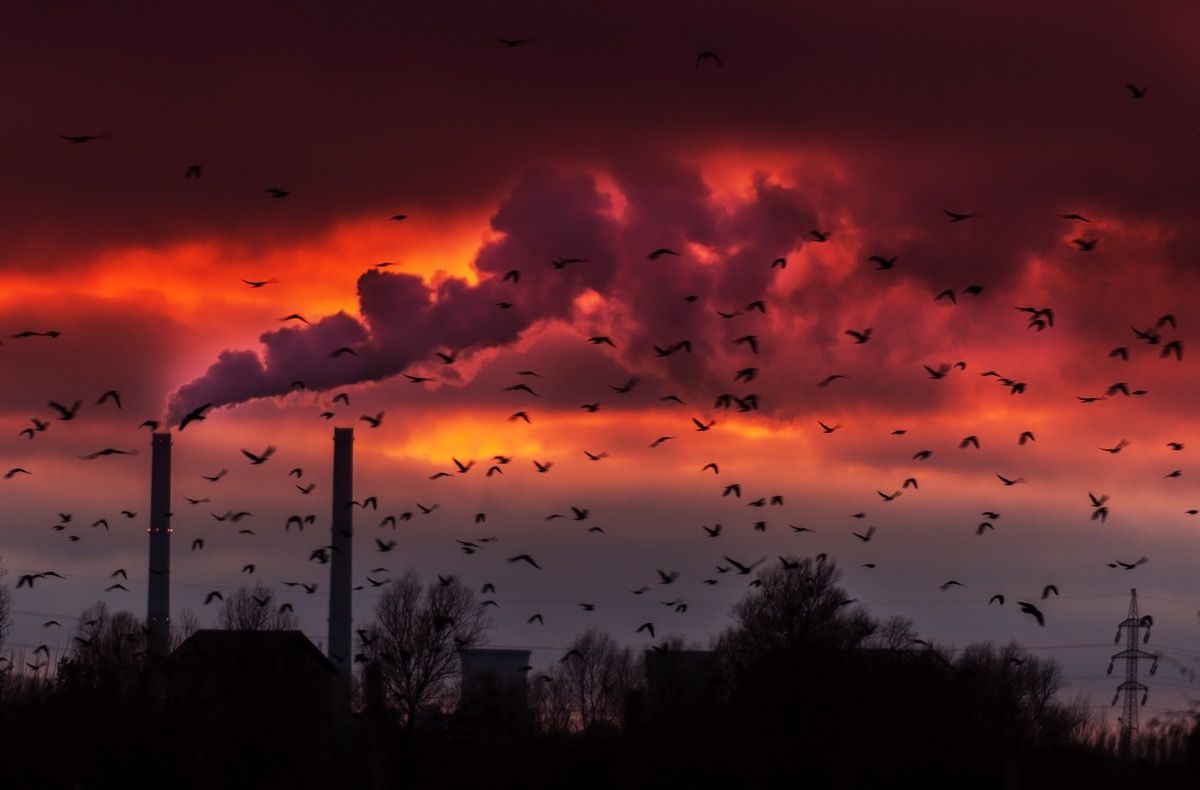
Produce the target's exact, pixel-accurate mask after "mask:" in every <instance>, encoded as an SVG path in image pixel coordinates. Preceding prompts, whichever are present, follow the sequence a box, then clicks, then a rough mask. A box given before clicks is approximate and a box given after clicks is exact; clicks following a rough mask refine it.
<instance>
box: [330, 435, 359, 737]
mask: <svg viewBox="0 0 1200 790" xmlns="http://www.w3.org/2000/svg"><path fill="white" fill-rule="evenodd" d="M353 501H354V429H353V428H334V429H333V519H332V526H331V527H330V530H331V535H330V541H329V543H330V545H331V546H333V552H332V555H333V556H332V557H331V558H330V561H329V648H328V653H329V660H330V661H332V662H333V663H334V664H335V665H336V666H337V668H338V675H337V681H336V683H337V685H336V688H335V694H334V704H335V705H336V706H337V719H338V722H339V723H347V724H348V722H349V716H350V669H351V667H353V666H354V662H353V660H352V653H351V651H352V648H351V644H350V626H351V620H350V583H351V578H350V577H351V568H352V564H353V563H352V560H353V556H352V555H351V551H352V548H353V545H354V511H353V509H352V507H351V503H352V502H353Z"/></svg>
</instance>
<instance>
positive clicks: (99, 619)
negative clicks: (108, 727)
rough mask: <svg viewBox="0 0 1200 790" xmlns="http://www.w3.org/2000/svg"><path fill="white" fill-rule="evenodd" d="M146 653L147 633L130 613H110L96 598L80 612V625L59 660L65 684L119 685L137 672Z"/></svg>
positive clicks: (123, 683)
mask: <svg viewBox="0 0 1200 790" xmlns="http://www.w3.org/2000/svg"><path fill="white" fill-rule="evenodd" d="M145 656H146V632H145V630H144V629H143V627H142V622H141V621H140V620H138V619H137V618H136V617H134V616H133V615H132V614H130V613H129V612H110V611H109V609H108V605H107V604H105V603H104V602H103V601H97V602H96V603H94V604H92V605H91V606H89V607H88V608H86V609H84V610H83V611H82V612H80V614H79V628H78V631H76V633H75V634H74V636H73V638H72V639H71V647H70V650H69V652H68V653H67V655H66V656H65V657H64V658H63V659H62V660H61V661H60V662H59V667H58V680H59V682H60V683H61V684H62V685H64V686H74V687H88V688H100V687H113V686H117V687H122V686H125V685H127V684H128V682H129V681H130V680H131V678H132V677H133V676H134V675H136V672H137V670H139V669H140V668H141V667H142V665H143V661H144V659H145Z"/></svg>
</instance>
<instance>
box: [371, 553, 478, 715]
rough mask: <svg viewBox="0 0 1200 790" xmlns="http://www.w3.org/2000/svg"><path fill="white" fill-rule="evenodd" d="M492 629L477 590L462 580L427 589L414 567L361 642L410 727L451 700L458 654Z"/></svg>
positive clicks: (394, 586) (378, 609)
mask: <svg viewBox="0 0 1200 790" xmlns="http://www.w3.org/2000/svg"><path fill="white" fill-rule="evenodd" d="M490 625H491V623H490V622H489V620H488V618H487V615H486V614H485V612H484V609H483V607H482V606H481V605H480V603H479V602H478V601H477V600H476V597H475V592H474V591H473V590H472V589H471V588H470V587H468V586H466V585H465V584H463V583H462V582H461V581H459V580H458V578H457V577H453V576H452V577H450V579H449V580H448V581H446V582H441V581H439V582H435V583H431V584H430V585H429V586H428V587H425V588H422V587H421V580H420V579H419V578H418V577H417V574H416V572H415V571H413V570H411V569H410V570H408V571H406V572H405V574H404V575H403V576H402V577H400V578H398V579H396V580H395V581H393V582H392V583H391V584H389V585H388V587H387V588H386V589H385V590H384V592H383V595H381V596H380V598H379V601H378V603H377V604H376V605H375V622H374V623H372V624H371V625H370V626H369V627H368V628H366V629H364V630H363V631H360V632H359V644H360V647H361V652H362V653H363V655H364V656H365V657H366V658H367V660H369V661H375V662H378V664H379V667H380V670H381V674H382V675H383V686H384V691H385V692H386V694H387V696H388V698H389V700H390V701H391V702H392V703H393V704H394V705H395V706H396V707H397V709H398V710H399V712H400V717H401V720H402V721H403V722H404V724H405V726H406V727H408V728H410V729H411V728H412V727H413V725H414V724H415V722H416V720H417V717H418V714H419V713H420V712H421V710H422V709H423V708H425V707H427V706H429V705H434V704H440V703H445V702H448V700H449V695H450V681H451V679H452V678H453V677H454V676H455V675H456V674H457V673H458V669H459V667H458V650H459V649H460V648H464V647H472V646H474V645H478V644H481V643H482V642H483V640H484V632H485V631H486V630H487V628H488V627H489V626H490Z"/></svg>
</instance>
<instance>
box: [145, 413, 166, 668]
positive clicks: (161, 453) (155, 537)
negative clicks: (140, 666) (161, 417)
mask: <svg viewBox="0 0 1200 790" xmlns="http://www.w3.org/2000/svg"><path fill="white" fill-rule="evenodd" d="M150 448H151V451H152V452H151V458H150V529H149V532H150V584H149V592H148V594H147V598H146V629H147V631H148V634H149V642H148V646H147V647H148V652H149V655H150V656H151V657H156V656H162V655H164V654H166V652H167V645H168V643H169V642H170V637H171V434H169V433H156V434H154V436H153V438H152V439H151V440H150Z"/></svg>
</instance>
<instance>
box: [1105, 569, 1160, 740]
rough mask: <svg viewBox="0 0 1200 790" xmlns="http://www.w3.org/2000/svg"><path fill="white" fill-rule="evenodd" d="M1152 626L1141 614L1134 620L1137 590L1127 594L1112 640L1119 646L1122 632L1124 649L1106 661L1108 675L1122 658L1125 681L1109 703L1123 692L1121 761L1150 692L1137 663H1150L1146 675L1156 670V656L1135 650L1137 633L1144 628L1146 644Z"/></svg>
mask: <svg viewBox="0 0 1200 790" xmlns="http://www.w3.org/2000/svg"><path fill="white" fill-rule="evenodd" d="M1153 624H1154V618H1153V617H1151V616H1150V615H1148V614H1147V615H1142V616H1141V617H1138V605H1137V590H1136V589H1134V590H1130V591H1129V614H1128V616H1126V618H1125V619H1124V620H1122V621H1121V623H1120V624H1119V625H1118V626H1117V638H1116V639H1114V640H1113V643H1114V644H1120V643H1121V632H1122V631H1124V632H1125V649H1124V650H1122V651H1121V652H1120V653H1117V654H1116V655H1114V656H1113V657H1112V660H1110V661H1109V662H1108V674H1110V675H1111V674H1112V671H1113V664H1114V663H1115V662H1116V660H1117V659H1118V658H1123V659H1125V682H1124V683H1122V684H1121V685H1119V686H1117V693H1116V694H1114V695H1113V701H1112V704H1114V705H1116V704H1117V699H1118V698H1119V697H1120V696H1121V692H1122V691H1124V692H1125V715H1123V716H1122V717H1121V719H1120V721H1121V745H1120V755H1121V757H1122V758H1123V759H1125V758H1128V757H1129V756H1130V755H1131V754H1132V753H1133V744H1134V742H1135V741H1136V740H1137V731H1138V706H1139V705H1145V704H1146V697H1147V696H1148V695H1149V693H1150V688H1149V686H1146V685H1143V684H1142V683H1140V682H1139V681H1138V661H1140V660H1141V659H1145V658H1148V659H1150V660H1151V661H1153V662H1154V663H1152V664H1151V665H1150V674H1151V675H1153V674H1154V673H1155V672H1157V671H1158V656H1157V655H1155V654H1154V653H1147V652H1146V651H1145V650H1142V649H1140V648H1139V647H1138V633H1139V632H1140V631H1141V630H1142V629H1143V628H1145V629H1146V633H1145V635H1144V636H1143V637H1142V643H1143V644H1145V643H1146V642H1148V641H1150V626H1152V625H1153ZM1139 691H1140V692H1141V693H1142V699H1141V702H1140V703H1139V701H1138V698H1137V695H1138V692H1139Z"/></svg>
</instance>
